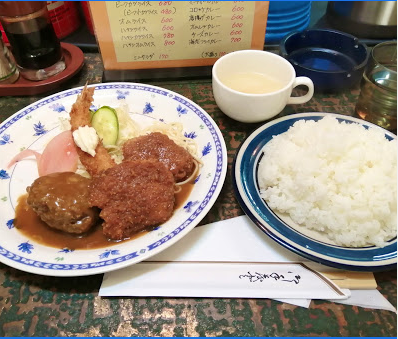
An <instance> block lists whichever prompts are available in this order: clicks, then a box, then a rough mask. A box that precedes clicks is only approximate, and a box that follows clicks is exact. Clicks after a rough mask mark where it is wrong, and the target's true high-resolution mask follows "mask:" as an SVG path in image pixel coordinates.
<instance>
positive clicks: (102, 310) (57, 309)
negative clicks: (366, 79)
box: [0, 53, 397, 337]
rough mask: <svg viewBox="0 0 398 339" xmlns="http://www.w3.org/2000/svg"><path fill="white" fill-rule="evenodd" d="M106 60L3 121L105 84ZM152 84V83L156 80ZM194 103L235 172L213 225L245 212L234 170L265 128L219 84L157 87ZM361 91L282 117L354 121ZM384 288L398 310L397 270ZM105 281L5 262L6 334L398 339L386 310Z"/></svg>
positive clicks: (8, 103)
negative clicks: (238, 113) (165, 293)
mask: <svg viewBox="0 0 398 339" xmlns="http://www.w3.org/2000/svg"><path fill="white" fill-rule="evenodd" d="M102 70H103V66H102V62H101V58H100V56H99V54H96V53H86V54H85V63H84V66H83V69H82V70H81V71H80V72H79V73H78V74H77V75H75V76H74V77H73V78H72V79H70V80H68V81H67V82H64V83H62V84H60V85H59V87H58V88H57V89H56V90H54V91H51V92H47V93H44V94H41V95H35V96H7V97H2V98H0V122H2V121H4V120H5V119H6V118H8V117H9V116H11V115H12V114H14V113H16V112H17V111H19V110H20V109H22V108H24V107H25V106H27V105H29V104H31V103H33V102H35V101H37V100H39V99H41V98H43V97H46V96H48V95H51V94H53V93H56V92H58V91H62V90H66V89H70V88H74V87H78V86H81V85H84V84H85V83H86V82H88V83H89V84H91V83H100V82H101V78H102ZM148 83H149V82H148ZM150 83H151V84H153V85H157V86H161V87H164V88H167V89H169V90H172V91H175V92H177V93H180V94H182V95H184V96H185V97H187V98H189V99H191V100H193V101H194V102H196V103H197V104H198V105H200V106H201V107H202V108H203V109H205V110H206V111H207V112H208V113H209V114H210V115H211V116H212V117H213V119H214V120H215V121H216V122H217V124H218V126H219V127H220V130H221V132H222V134H223V136H224V139H225V142H226V145H227V150H228V170H229V172H228V174H227V177H226V181H225V184H224V186H223V189H222V191H221V194H220V196H219V198H218V199H217V201H216V203H215V204H214V206H213V208H212V209H211V210H210V212H209V213H208V214H207V215H206V217H205V218H204V219H203V220H202V222H201V224H207V223H210V222H215V221H219V220H225V219H229V218H233V217H237V216H239V215H242V214H243V211H242V210H241V208H240V206H239V204H238V202H237V200H236V198H235V196H234V193H233V188H232V181H231V176H230V174H229V173H231V172H230V169H231V168H230V167H231V164H232V160H233V157H234V155H235V153H236V151H237V149H238V147H239V145H240V144H241V142H242V141H243V140H244V138H245V137H246V136H247V135H249V134H250V132H251V131H253V130H254V129H256V128H257V127H259V126H260V125H261V124H243V123H239V122H236V121H234V120H232V119H230V118H228V117H226V116H225V115H224V114H223V113H222V112H221V111H220V110H219V108H218V107H217V105H216V103H215V101H214V98H213V93H212V87H211V80H210V79H202V80H184V81H176V80H169V81H157V82H150ZM358 94H359V90H358V89H352V90H350V91H344V92H340V93H330V94H321V93H316V94H315V96H314V97H313V99H311V100H310V101H309V102H308V103H306V104H303V105H291V106H288V107H286V108H285V109H284V110H283V112H282V113H281V114H280V115H286V114H293V113H299V112H335V113H341V114H347V115H352V116H353V115H354V107H355V102H356V100H357V97H358ZM375 277H376V281H377V284H378V287H377V289H378V290H379V291H380V292H381V293H382V294H383V295H384V296H385V297H386V298H387V299H388V300H389V301H390V302H391V303H392V304H393V305H394V306H395V307H396V306H397V271H396V270H393V271H388V272H380V273H375ZM101 281H102V275H94V276H89V277H73V278H58V277H46V276H39V275H34V274H30V273H25V272H22V271H19V270H17V269H14V268H11V267H8V266H6V265H4V264H1V263H0V336H395V337H396V335H397V315H396V314H395V313H394V312H389V311H384V310H373V309H366V308H361V307H356V306H346V305H342V304H336V303H332V302H328V301H323V300H317V301H313V302H312V303H311V306H310V308H309V309H305V308H301V307H297V306H293V305H290V304H284V303H280V302H277V301H274V300H269V299H216V298H134V297H130V298H125V297H123V298H116V297H115V298H101V297H99V296H98V290H99V287H100V284H101Z"/></svg>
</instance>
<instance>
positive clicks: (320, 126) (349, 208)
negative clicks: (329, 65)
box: [258, 116, 397, 247]
mask: <svg viewBox="0 0 398 339" xmlns="http://www.w3.org/2000/svg"><path fill="white" fill-rule="evenodd" d="M263 151H264V156H263V158H262V159H261V161H260V164H259V169H258V179H259V186H260V194H261V196H262V198H263V199H264V200H265V201H266V202H267V203H268V205H269V207H270V208H271V209H273V210H275V211H278V212H281V213H284V214H288V215H289V216H290V218H291V219H292V220H293V221H294V222H295V223H296V224H299V225H303V226H305V227H306V228H307V229H311V230H316V231H318V232H320V233H321V234H322V235H326V236H327V237H328V239H330V240H331V243H334V244H336V245H340V246H347V247H361V246H369V245H376V246H380V247H382V246H384V245H385V244H386V241H388V240H391V239H392V238H394V237H396V235H397V141H396V140H392V141H388V140H387V139H386V138H385V136H384V133H383V131H382V130H381V129H378V128H372V129H365V128H364V127H363V126H362V125H360V124H355V123H354V124H349V123H344V122H343V123H339V121H338V120H337V119H335V118H334V117H330V116H326V117H324V118H323V119H321V120H319V121H318V122H315V121H313V120H299V121H297V122H296V123H295V124H294V125H293V126H292V127H290V129H289V130H288V131H287V132H285V133H282V134H280V135H277V136H275V137H273V139H272V140H271V141H270V142H268V143H267V144H266V145H265V146H264V148H263Z"/></svg>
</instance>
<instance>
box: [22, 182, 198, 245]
mask: <svg viewBox="0 0 398 339" xmlns="http://www.w3.org/2000/svg"><path fill="white" fill-rule="evenodd" d="M193 186H194V185H193V183H192V182H188V183H185V184H183V185H181V186H180V187H181V190H180V191H179V192H178V193H176V194H175V207H174V209H175V210H176V209H178V208H180V207H181V206H182V205H183V204H184V202H185V201H186V200H187V198H188V196H189V194H190V193H191V191H192V188H193ZM26 199H27V194H24V195H22V196H21V197H19V199H18V204H17V207H16V209H15V220H14V226H15V227H16V228H17V229H18V230H19V232H21V233H22V234H23V235H24V236H26V237H27V238H30V239H32V240H34V241H35V242H38V243H40V244H42V245H46V246H50V247H56V248H60V249H62V248H68V249H71V250H77V249H95V248H102V247H109V246H113V245H116V244H118V243H120V242H121V241H128V240H133V239H136V238H138V237H140V236H142V235H144V234H146V233H148V232H149V231H150V230H148V231H142V232H139V233H137V234H134V235H133V236H132V237H130V238H128V239H124V240H120V241H114V240H110V239H107V238H106V237H105V236H104V234H103V233H102V227H101V224H99V225H96V226H95V227H94V228H93V229H92V230H91V231H89V232H87V233H86V234H84V235H79V236H76V235H72V234H69V233H64V232H61V231H57V230H55V229H53V228H51V227H48V226H47V225H46V223H44V222H43V221H42V220H41V219H40V218H39V217H38V216H37V214H36V213H35V212H34V211H33V210H32V208H31V207H30V206H29V205H28V204H27V202H26Z"/></svg>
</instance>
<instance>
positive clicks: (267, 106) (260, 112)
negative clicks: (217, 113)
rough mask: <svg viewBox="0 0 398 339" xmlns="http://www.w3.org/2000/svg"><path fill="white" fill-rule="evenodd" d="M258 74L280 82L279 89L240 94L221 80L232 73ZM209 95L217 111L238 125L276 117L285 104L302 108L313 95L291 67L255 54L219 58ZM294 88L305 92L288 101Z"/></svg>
mask: <svg viewBox="0 0 398 339" xmlns="http://www.w3.org/2000/svg"><path fill="white" fill-rule="evenodd" d="M234 72H235V73H245V72H248V73H260V74H263V75H265V76H267V77H269V78H272V79H275V80H277V81H278V82H281V86H282V88H280V89H278V90H275V91H272V92H268V93H262V94H250V93H243V92H240V91H237V90H234V89H232V88H229V87H228V86H226V85H225V84H224V83H223V79H225V78H226V77H228V76H230V75H231V74H232V73H234ZM212 77H213V94H214V99H215V100H216V103H217V105H218V107H219V108H220V109H221V111H222V112H224V113H225V114H226V115H228V116H229V117H230V118H232V119H235V120H237V121H241V122H260V121H264V120H267V119H270V118H272V117H274V116H275V115H277V114H279V113H280V112H281V111H282V110H283V109H284V107H285V106H286V105H287V104H303V103H305V102H307V101H309V100H310V99H311V98H312V96H313V94H314V84H313V82H312V80H311V79H310V78H307V77H296V72H295V70H294V68H293V66H292V65H291V64H290V63H289V62H288V61H287V60H286V59H284V58H283V57H281V56H279V55H277V54H274V53H270V52H265V51H259V50H241V51H236V52H231V53H228V54H226V55H224V56H222V57H221V58H219V59H218V60H217V61H216V62H215V63H214V66H213V70H212ZM298 85H305V86H307V87H308V92H307V93H306V94H305V95H303V96H299V97H292V96H291V94H292V90H293V88H294V87H296V86H298Z"/></svg>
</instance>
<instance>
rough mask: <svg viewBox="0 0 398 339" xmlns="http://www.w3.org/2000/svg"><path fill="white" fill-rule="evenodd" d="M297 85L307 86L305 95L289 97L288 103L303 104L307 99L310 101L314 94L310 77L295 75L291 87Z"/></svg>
mask: <svg viewBox="0 0 398 339" xmlns="http://www.w3.org/2000/svg"><path fill="white" fill-rule="evenodd" d="M298 85H304V86H307V87H308V92H307V93H306V94H305V95H302V96H300V97H290V98H289V99H288V100H287V103H288V104H304V103H305V102H307V101H310V100H311V98H312V96H313V95H314V83H313V82H312V80H311V79H310V78H307V77H297V78H296V79H295V80H294V82H293V88H294V87H296V86H298Z"/></svg>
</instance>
